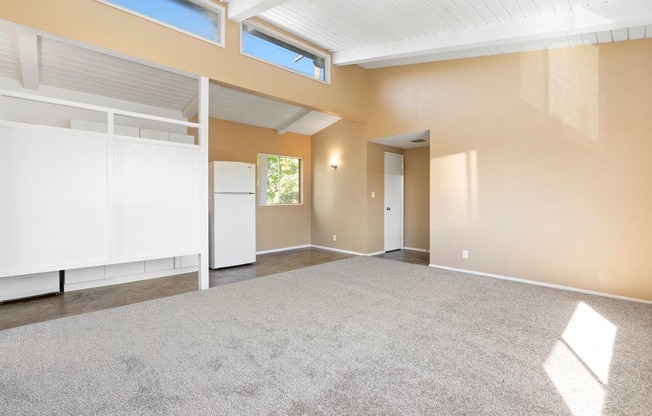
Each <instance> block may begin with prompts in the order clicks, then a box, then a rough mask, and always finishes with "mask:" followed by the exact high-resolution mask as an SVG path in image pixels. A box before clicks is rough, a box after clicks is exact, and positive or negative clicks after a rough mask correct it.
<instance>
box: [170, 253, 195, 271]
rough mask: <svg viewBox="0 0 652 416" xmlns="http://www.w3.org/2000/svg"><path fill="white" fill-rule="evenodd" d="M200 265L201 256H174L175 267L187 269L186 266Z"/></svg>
mask: <svg viewBox="0 0 652 416" xmlns="http://www.w3.org/2000/svg"><path fill="white" fill-rule="evenodd" d="M198 265H199V257H198V256H197V255H190V256H181V257H175V258H174V268H175V269H185V268H186V267H195V266H198Z"/></svg>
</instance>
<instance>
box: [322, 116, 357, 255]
mask: <svg viewBox="0 0 652 416" xmlns="http://www.w3.org/2000/svg"><path fill="white" fill-rule="evenodd" d="M366 146H367V143H366V141H365V139H364V125H362V124H359V123H355V122H352V121H348V120H341V121H339V122H337V123H335V124H333V125H332V126H330V127H328V128H327V129H325V130H322V131H321V132H319V133H317V134H316V135H314V136H312V161H313V182H312V187H313V189H314V190H315V191H316V192H315V193H314V195H313V200H312V202H313V205H312V206H313V209H312V243H313V244H316V245H320V246H325V247H332V248H337V249H342V250H349V251H355V252H359V253H365V252H366V250H367V232H366V229H367V225H366V224H367V198H366V194H367V180H366V176H367V169H366V166H367V152H366ZM333 157H335V158H337V159H338V160H339V165H338V168H337V169H336V170H332V169H331V168H330V163H329V160H330V159H331V158H333ZM333 235H337V241H333Z"/></svg>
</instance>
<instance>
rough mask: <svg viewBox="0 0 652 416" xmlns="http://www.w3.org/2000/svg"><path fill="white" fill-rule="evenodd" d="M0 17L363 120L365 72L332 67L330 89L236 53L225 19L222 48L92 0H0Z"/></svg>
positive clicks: (233, 29) (232, 27)
mask: <svg viewBox="0 0 652 416" xmlns="http://www.w3.org/2000/svg"><path fill="white" fill-rule="evenodd" d="M0 19H5V20H9V21H12V22H15V23H18V24H22V25H25V26H29V27H32V28H35V29H38V30H42V31H45V32H49V33H52V34H55V35H58V36H63V37H66V38H70V39H74V40H76V41H79V42H84V43H87V44H90V45H93V46H98V47H101V48H106V49H109V50H113V51H117V52H120V53H123V54H126V55H129V56H132V57H136V58H140V59H144V60H147V61H150V62H154V63H158V64H161V65H167V66H170V67H172V68H177V69H180V70H183V71H187V72H190V73H193V74H198V75H203V76H205V77H208V78H211V79H213V80H216V81H218V82H221V83H224V84H228V85H231V86H234V87H236V88H241V89H245V90H250V91H256V92H257V93H259V94H262V95H268V96H271V97H277V98H280V99H282V100H286V101H289V102H293V103H298V104H301V105H304V106H307V107H311V108H314V109H318V110H323V111H326V112H332V113H335V114H338V115H341V116H343V117H346V118H350V119H353V120H358V121H363V120H364V118H365V105H366V101H365V100H366V71H365V70H364V69H362V68H361V67H359V66H355V65H354V66H348V67H336V66H332V76H331V78H332V85H326V84H324V83H321V82H318V81H315V80H312V79H309V78H307V77H304V76H301V75H297V74H295V73H292V72H290V71H287V70H285V69H281V68H278V67H275V66H273V65H270V64H268V63H265V62H261V61H258V60H256V59H252V58H249V57H247V56H244V55H241V54H240V32H239V31H240V29H239V25H238V24H237V23H234V22H231V21H229V20H228V19H227V24H226V36H225V38H226V47H225V48H222V47H219V46H215V45H213V44H210V43H208V42H205V41H202V40H200V39H196V38H194V37H191V36H187V35H185V34H183V33H180V32H178V31H176V30H173V29H169V28H167V27H164V26H162V25H159V24H157V23H153V22H150V21H148V20H145V19H142V18H140V17H138V16H134V15H132V14H130V13H127V12H123V11H121V10H118V9H116V8H114V7H111V6H108V5H106V4H102V3H100V2H98V1H95V0H56V1H52V0H20V1H16V0H0Z"/></svg>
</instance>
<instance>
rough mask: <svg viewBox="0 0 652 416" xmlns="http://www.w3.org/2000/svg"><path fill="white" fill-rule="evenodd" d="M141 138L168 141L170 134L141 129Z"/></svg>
mask: <svg viewBox="0 0 652 416" xmlns="http://www.w3.org/2000/svg"><path fill="white" fill-rule="evenodd" d="M140 137H141V138H142V139H152V140H163V141H166V142H167V141H168V140H169V137H168V132H167V131H159V130H149V129H140Z"/></svg>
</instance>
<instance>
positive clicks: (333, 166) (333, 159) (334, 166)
mask: <svg viewBox="0 0 652 416" xmlns="http://www.w3.org/2000/svg"><path fill="white" fill-rule="evenodd" d="M331 169H333V170H335V169H337V158H332V159H331Z"/></svg>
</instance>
